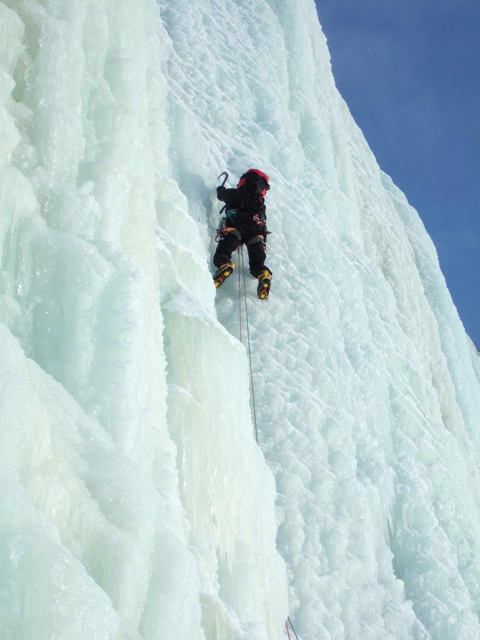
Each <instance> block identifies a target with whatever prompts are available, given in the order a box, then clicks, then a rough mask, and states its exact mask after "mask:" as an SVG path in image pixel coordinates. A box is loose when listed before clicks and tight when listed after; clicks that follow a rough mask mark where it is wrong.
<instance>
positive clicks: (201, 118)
mask: <svg viewBox="0 0 480 640" xmlns="http://www.w3.org/2000/svg"><path fill="white" fill-rule="evenodd" d="M0 40H1V42H2V47H1V48H0V70H1V72H0V172H1V181H0V251H1V254H0V256H1V272H0V349H1V358H0V422H1V424H0V470H1V471H0V473H1V482H0V493H1V496H2V499H1V502H0V637H1V638H2V640H53V639H55V640H79V639H80V640H92V639H94V638H95V639H101V640H104V639H105V640H107V639H108V640H114V639H115V640H127V639H128V640H133V639H135V640H139V639H144V640H154V639H160V638H161V639H162V640H165V639H166V640H170V639H171V640H267V639H268V640H279V639H280V638H283V637H286V629H285V620H286V618H287V616H289V617H290V619H291V621H292V622H293V626H294V628H295V631H296V632H297V634H298V636H299V639H300V640H330V639H332V640H334V639H335V640H340V639H342V640H343V639H345V640H407V639H408V640H410V639H415V640H427V639H428V640H430V639H431V640H450V639H452V640H467V639H470V640H478V638H479V637H480V623H479V619H478V614H479V612H480V548H479V547H480V482H479V481H480V477H479V476H480V474H479V465H480V460H479V455H480V430H479V428H478V427H479V418H478V416H479V415H480V394H479V387H480V362H479V356H478V353H477V352H476V351H475V349H474V347H473V345H472V343H471V342H470V341H469V339H468V337H467V336H466V335H465V332H464V329H463V327H462V324H461V322H460V320H459V318H458V315H457V313H456V310H455V308H454V306H453V303H452V301H451V298H450V295H449V293H448V290H447V288H446V285H445V282H444V279H443V276H442V274H441V272H440V270H439V266H438V261H437V257H436V253H435V249H434V247H433V245H432V243H431V241H430V239H429V238H428V236H427V234H426V232H425V230H424V228H423V226H422V224H421V222H420V219H419V217H418V215H417V213H416V212H415V211H414V210H413V209H412V208H411V207H410V206H409V205H408V202H407V200H406V198H405V196H403V194H401V193H400V192H399V191H398V190H397V189H396V187H395V186H394V185H393V184H392V182H391V180H390V179H389V178H388V176H386V175H384V174H383V173H382V172H381V170H380V169H379V167H378V166H377V164H376V162H375V159H374V157H373V156H372V153H371V152H370V150H369V149H368V146H367V144H366V142H365V140H364V138H363V136H362V134H361V132H360V131H359V130H358V128H357V127H356V125H355V124H354V122H353V121H352V118H351V116H350V114H349V112H348V108H347V106H346V105H345V103H344V102H343V100H342V98H341V97H340V95H339V94H338V92H337V90H336V88H335V84H334V80H333V77H332V75H331V69H330V63H329V56H328V50H327V48H326V43H325V39H324V37H323V34H322V32H321V28H320V25H319V24H318V19H317V15H316V12H315V5H314V2H313V0H282V1H281V2H280V1H278V2H276V1H274V0H249V1H248V2H247V1H246V0H236V1H233V0H189V1H188V2H187V1H186V0H168V1H167V0H160V1H159V2H158V3H156V2H154V0H117V1H116V2H113V1H112V0H42V1H39V0H3V1H2V0H0ZM252 166H254V167H258V168H260V169H262V170H263V171H265V172H266V173H267V174H269V176H270V178H271V185H272V188H271V190H270V192H269V193H268V196H267V206H268V209H267V212H268V223H269V228H270V230H271V232H272V234H271V236H269V242H268V265H269V266H270V268H271V269H272V271H273V273H274V279H273V285H272V293H271V297H270V299H269V300H268V301H266V302H265V301H259V300H257V299H256V298H255V287H256V282H255V281H254V280H253V279H251V278H250V276H249V275H248V270H247V269H246V268H243V269H242V268H241V266H239V264H238V263H239V262H241V260H240V258H241V256H238V257H236V258H235V261H236V262H237V269H236V272H235V274H234V276H232V277H231V278H230V279H229V280H228V281H227V282H226V283H225V285H224V286H223V287H222V288H221V289H220V290H218V291H217V292H216V291H215V289H214V287H213V284H212V280H211V273H212V271H213V267H212V265H211V255H212V253H213V251H214V249H215V243H214V241H213V236H214V231H215V227H216V225H217V222H218V211H219V209H220V204H219V203H218V202H216V200H215V189H214V188H215V186H216V181H215V178H216V176H217V175H218V174H219V173H220V172H221V171H223V170H224V169H226V170H228V171H229V173H230V182H229V185H230V186H234V185H235V182H236V180H237V179H238V177H239V176H240V175H241V173H242V172H243V171H244V170H246V169H248V168H250V167H252ZM238 274H239V275H240V279H239V275H238ZM244 274H245V279H244V278H243V275H244ZM239 284H240V286H241V287H245V292H244V291H243V289H242V290H241V294H242V296H243V294H244V293H245V295H246V300H247V309H245V300H244V299H242V305H241V308H240V310H239V293H238V287H239ZM239 311H240V312H239ZM245 311H248V319H249V325H248V329H249V338H250V343H251V352H252V361H251V364H252V372H253V376H252V378H253V387H254V406H253V405H252V394H251V392H250V382H251V381H250V363H249V360H248V348H247V347H248V345H247V326H246V314H245ZM240 321H241V322H240ZM240 324H241V332H242V342H243V344H242V343H241V342H240V341H239V337H240ZM252 410H254V411H252ZM253 418H255V421H256V427H257V430H258V438H259V445H258V446H257V444H256V442H255V438H254V424H253ZM290 633H292V631H290Z"/></svg>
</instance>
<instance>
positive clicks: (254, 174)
mask: <svg viewBox="0 0 480 640" xmlns="http://www.w3.org/2000/svg"><path fill="white" fill-rule="evenodd" d="M250 179H253V180H255V181H256V182H260V181H262V182H263V186H264V188H263V190H262V194H261V195H262V197H263V196H264V195H265V194H266V193H267V191H268V190H269V189H270V185H269V181H270V178H269V177H268V176H267V174H266V173H263V171H260V169H249V170H248V171H246V172H245V173H244V174H243V176H242V177H241V178H240V180H239V182H238V184H237V189H240V187H243V185H244V184H245V183H246V182H247V181H249V180H250Z"/></svg>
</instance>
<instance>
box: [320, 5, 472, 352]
mask: <svg viewBox="0 0 480 640" xmlns="http://www.w3.org/2000/svg"><path fill="white" fill-rule="evenodd" d="M315 1H316V4H317V11H318V14H319V17H320V22H321V24H322V27H323V31H324V33H325V35H326V36H327V39H328V45H329V48H330V54H331V58H332V67H333V73H334V76H335V80H336V83H337V87H338V89H339V90H340V93H341V94H342V95H343V97H344V98H345V101H346V102H347V104H348V106H349V108H350V111H351V113H352V115H353V117H354V118H355V120H356V122H357V124H358V125H359V126H360V128H361V129H362V131H363V133H364V135H365V137H366V139H367V141H368V143H369V145H370V147H371V149H372V150H373V152H374V154H375V156H376V158H377V161H378V163H379V165H380V167H381V168H382V169H383V171H385V172H386V173H388V174H389V175H390V176H391V177H392V179H393V181H394V182H395V184H396V185H397V186H398V187H399V188H400V189H401V190H402V191H403V192H404V193H405V195H406V196H407V198H408V201H409V202H410V204H411V205H412V206H414V207H415V208H416V209H417V211H418V212H419V214H420V216H421V218H422V220H423V222H424V224H425V226H426V228H427V231H428V233H429V234H430V236H431V237H432V239H433V242H434V243H435V246H436V248H437V251H438V254H439V258H440V265H441V268H442V271H443V274H444V276H445V279H446V281H447V285H448V288H449V290H450V293H451V295H452V298H453V301H454V303H455V305H456V307H457V309H458V312H459V315H460V318H461V319H462V322H463V324H464V326H465V329H466V331H467V333H468V334H469V335H470V337H471V338H472V340H473V341H474V342H475V344H476V345H477V348H479V349H480V179H479V171H480V0H400V1H399V0H315Z"/></svg>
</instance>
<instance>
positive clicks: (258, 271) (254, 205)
mask: <svg viewBox="0 0 480 640" xmlns="http://www.w3.org/2000/svg"><path fill="white" fill-rule="evenodd" d="M269 189H270V185H269V178H268V176H267V175H265V174H264V173H263V172H262V171H259V170H258V169H249V170H248V171H247V172H246V173H244V174H243V176H242V177H241V178H240V181H239V183H238V184H237V188H236V189H227V188H226V187H225V186H223V185H222V186H220V187H217V198H218V199H219V200H221V201H222V202H225V212H226V215H225V217H224V218H223V219H222V223H221V225H220V228H219V234H218V246H217V250H216V251H215V255H214V256H213V264H214V265H215V266H216V267H217V271H216V273H215V275H214V276H213V280H214V282H215V286H216V287H221V286H222V284H223V283H224V282H225V280H226V278H228V276H230V275H231V274H232V273H233V270H234V268H235V264H234V263H233V262H232V261H231V260H232V253H233V252H234V251H235V249H236V248H237V247H238V246H239V245H240V244H244V245H246V247H247V250H248V259H249V263H250V273H251V274H252V276H253V277H254V278H258V287H257V295H258V297H259V298H261V299H262V300H264V299H265V298H267V297H268V294H269V291H270V284H271V281H272V272H271V271H270V269H269V268H268V267H267V266H266V265H265V258H266V253H265V250H266V240H267V233H268V232H267V227H266V221H267V216H266V213H265V194H266V193H267V191H268V190H269Z"/></svg>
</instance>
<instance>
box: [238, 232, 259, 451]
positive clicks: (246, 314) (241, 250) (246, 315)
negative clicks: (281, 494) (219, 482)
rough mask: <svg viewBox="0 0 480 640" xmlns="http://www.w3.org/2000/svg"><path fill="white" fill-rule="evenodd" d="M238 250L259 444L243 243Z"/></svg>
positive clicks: (254, 415)
mask: <svg viewBox="0 0 480 640" xmlns="http://www.w3.org/2000/svg"><path fill="white" fill-rule="evenodd" d="M238 250H239V252H240V256H239V257H240V258H241V269H242V272H243V295H244V297H245V319H246V325H247V345H248V362H249V365H250V386H251V389H252V406H253V424H254V426H255V440H256V442H257V444H258V427H257V408H256V403H255V388H254V386H253V368H252V349H251V346H250V322H249V320H248V304H247V287H246V283H245V260H244V257H243V245H241V249H240V247H239V249H238Z"/></svg>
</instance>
